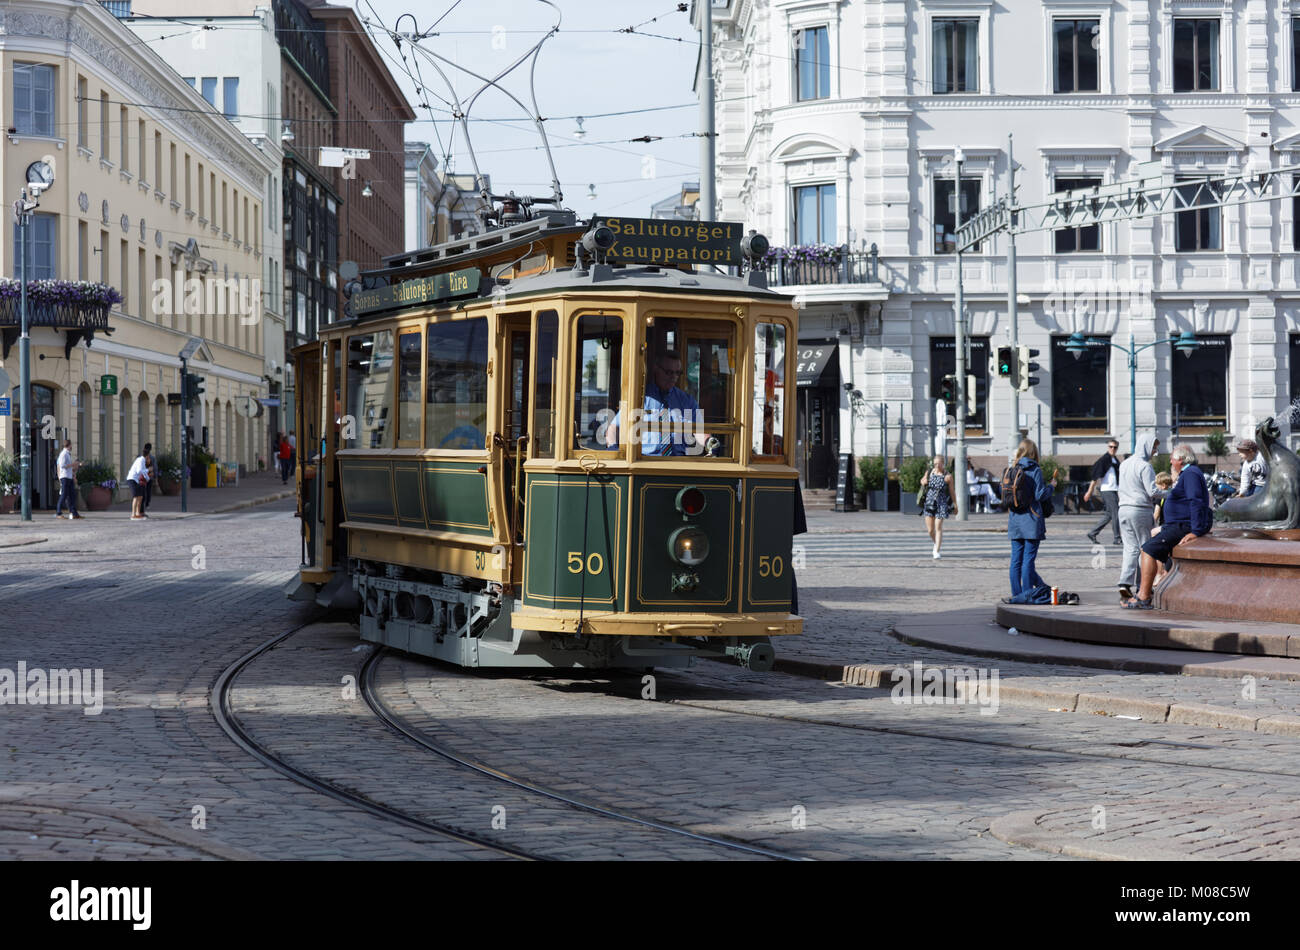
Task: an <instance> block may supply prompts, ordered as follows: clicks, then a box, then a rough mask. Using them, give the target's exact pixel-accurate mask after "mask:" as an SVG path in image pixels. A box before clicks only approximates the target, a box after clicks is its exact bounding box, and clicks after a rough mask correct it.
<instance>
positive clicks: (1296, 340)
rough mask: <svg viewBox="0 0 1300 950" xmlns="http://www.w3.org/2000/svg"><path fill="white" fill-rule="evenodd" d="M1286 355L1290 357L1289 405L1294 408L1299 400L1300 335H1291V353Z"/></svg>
mask: <svg viewBox="0 0 1300 950" xmlns="http://www.w3.org/2000/svg"><path fill="white" fill-rule="evenodd" d="M1288 355H1289V356H1290V357H1291V361H1290V364H1289V365H1290V367H1291V405H1293V406H1294V405H1295V404H1296V400H1297V399H1300V333H1292V334H1291V352H1290V353H1289V354H1288ZM1294 428H1295V426H1292V429H1294Z"/></svg>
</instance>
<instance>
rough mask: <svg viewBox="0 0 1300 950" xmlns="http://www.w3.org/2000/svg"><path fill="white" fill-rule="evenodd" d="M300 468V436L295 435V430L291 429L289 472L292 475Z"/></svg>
mask: <svg viewBox="0 0 1300 950" xmlns="http://www.w3.org/2000/svg"><path fill="white" fill-rule="evenodd" d="M297 469H298V438H297V436H295V435H294V433H293V430H292V429H290V430H289V474H290V475H292V474H293V473H294V472H295V471H297Z"/></svg>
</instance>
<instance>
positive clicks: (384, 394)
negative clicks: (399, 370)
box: [343, 330, 393, 449]
mask: <svg viewBox="0 0 1300 950" xmlns="http://www.w3.org/2000/svg"><path fill="white" fill-rule="evenodd" d="M392 373H393V331H392V330H380V331H379V332H377V333H366V334H362V335H359V336H352V337H348V412H347V414H348V416H349V417H350V418H345V419H344V420H343V447H344V448H348V449H357V448H361V449H384V448H391V445H390V441H389V439H388V407H389V406H390V405H391V403H392V400H391V396H390V394H389V391H388V382H389V378H390V377H391V376H392Z"/></svg>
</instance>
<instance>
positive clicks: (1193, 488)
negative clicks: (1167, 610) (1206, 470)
mask: <svg viewBox="0 0 1300 950" xmlns="http://www.w3.org/2000/svg"><path fill="white" fill-rule="evenodd" d="M1169 464H1170V467H1172V468H1173V474H1174V477H1175V479H1176V481H1175V482H1174V487H1173V490H1172V491H1171V492H1170V493H1169V496H1168V497H1167V498H1166V499H1165V504H1164V507H1163V510H1162V516H1163V518H1164V527H1162V528H1161V529H1160V530H1159V531H1158V532H1156V534H1155V536H1154V537H1152V538H1150V539H1149V540H1148V541H1147V543H1146V544H1144V545H1142V563H1141V571H1142V578H1141V586H1140V587H1139V588H1138V592H1137V596H1136V597H1134V598H1133V599H1132V600H1128V601H1125V602H1124V607H1126V608H1128V609H1129V610H1152V609H1153V608H1154V605H1153V604H1152V603H1151V594H1152V590H1153V589H1154V587H1155V580H1156V571H1157V570H1158V569H1159V567H1160V565H1161V564H1162V563H1163V562H1165V561H1168V560H1169V559H1170V558H1171V557H1173V554H1174V548H1175V547H1177V546H1178V545H1180V544H1186V543H1187V542H1189V541H1191V540H1192V538H1196V537H1200V536H1201V535H1205V534H1209V533H1210V528H1211V526H1212V514H1211V512H1210V493H1209V492H1208V491H1207V490H1206V488H1205V475H1204V474H1203V473H1202V472H1201V470H1200V469H1199V468H1197V467H1196V453H1195V452H1193V451H1192V447H1191V446H1190V445H1180V446H1178V447H1177V448H1176V449H1174V451H1173V452H1172V453H1171V454H1170V456H1169Z"/></svg>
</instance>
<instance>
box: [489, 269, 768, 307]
mask: <svg viewBox="0 0 1300 950" xmlns="http://www.w3.org/2000/svg"><path fill="white" fill-rule="evenodd" d="M752 278H753V279H751V278H750V277H733V276H731V275H730V274H718V273H713V272H711V271H703V270H700V271H684V270H678V269H676V268H672V267H655V266H651V265H646V266H635V265H622V266H618V267H614V266H609V265H601V264H597V265H593V266H590V267H588V269H586V270H585V271H580V270H574V269H571V268H564V269H560V270H551V271H547V272H546V273H544V274H534V275H530V276H528V277H518V278H515V279H514V280H511V281H508V282H506V281H503V282H502V283H501V286H502V287H503V288H504V289H505V296H506V298H507V299H508V298H510V297H522V296H525V295H527V296H533V295H536V294H548V293H557V294H558V293H564V292H575V291H577V292H601V291H629V290H631V291H640V292H642V293H680V294H727V295H733V296H734V295H737V294H743V295H745V296H761V297H769V298H772V299H778V300H779V299H788V298H787V296H786V295H785V294H780V293H777V292H776V291H774V290H772V289H770V288H769V287H768V286H767V282H766V280H765V279H764V277H763V275H761V274H757V273H755V274H753V275H752Z"/></svg>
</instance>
